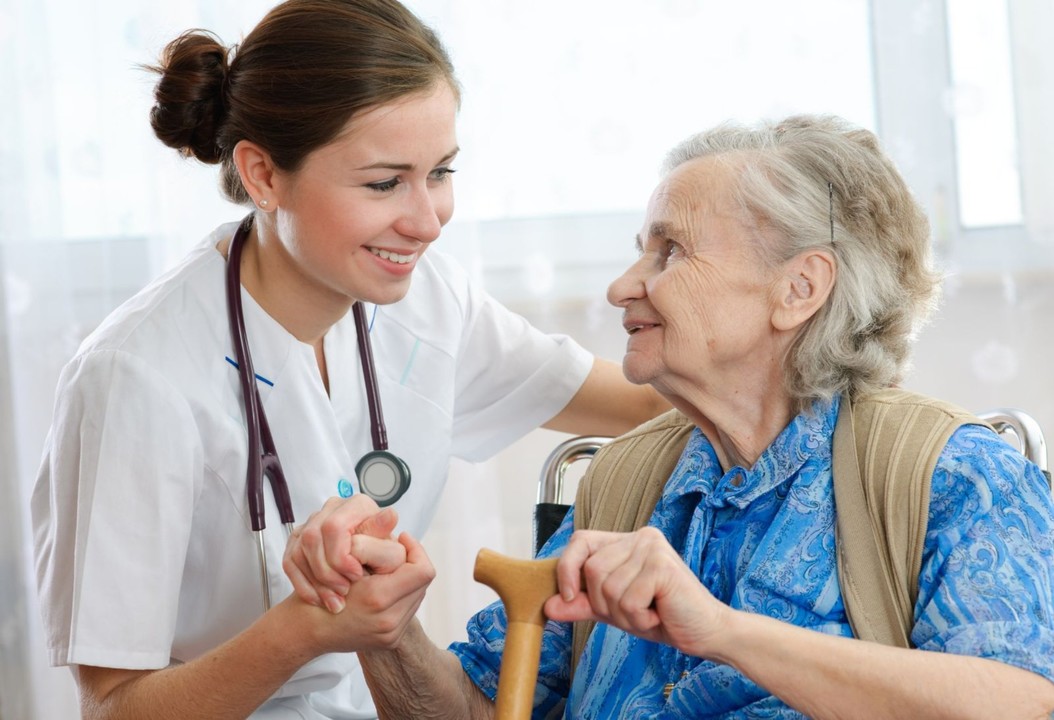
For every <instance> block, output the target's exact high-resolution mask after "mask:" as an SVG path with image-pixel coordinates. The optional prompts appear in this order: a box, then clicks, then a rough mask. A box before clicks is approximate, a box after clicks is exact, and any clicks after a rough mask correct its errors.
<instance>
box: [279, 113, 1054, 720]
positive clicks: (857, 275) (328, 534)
mask: <svg viewBox="0 0 1054 720" xmlns="http://www.w3.org/2000/svg"><path fill="white" fill-rule="evenodd" d="M637 245H638V249H639V251H640V257H639V259H638V260H637V261H636V262H635V263H634V264H633V265H631V266H630V267H629V269H627V271H626V272H625V273H624V274H623V275H622V277H620V278H618V279H617V280H616V281H615V282H614V283H612V285H611V287H610V289H609V291H608V298H609V300H610V301H611V302H612V303H613V304H614V305H616V306H618V307H621V308H622V309H623V311H624V315H623V325H624V327H625V329H626V332H627V333H628V335H629V339H628V341H627V348H626V356H625V359H624V361H623V370H624V372H625V374H626V376H627V377H628V378H629V379H630V380H632V381H633V382H636V383H641V384H643V383H650V384H651V385H652V386H653V387H655V388H656V389H657V390H659V392H660V393H661V394H662V395H663V396H665V397H666V398H667V399H668V400H670V402H671V403H672V404H673V405H674V407H675V408H677V409H678V410H679V411H680V412H681V413H683V415H678V416H673V417H667V418H664V419H662V420H660V421H659V422H658V423H655V422H653V423H651V424H649V425H648V426H645V427H644V428H643V429H639V430H638V431H634V433H630V434H629V435H628V436H624V438H623V439H622V440H618V441H616V442H614V443H612V445H611V446H609V448H608V449H605V450H604V451H602V454H603V453H606V452H609V450H610V451H611V452H618V448H619V447H620V446H621V447H625V446H626V444H627V443H631V442H638V441H639V439H640V438H647V437H651V434H653V433H654V432H655V428H656V427H659V426H663V427H678V423H682V424H683V425H684V427H685V431H684V438H683V439H684V442H682V443H681V444H678V445H677V446H676V447H675V449H674V450H673V455H672V457H670V458H668V460H669V463H670V467H672V472H670V473H669V476H668V479H666V478H665V477H663V478H662V480H663V482H664V484H662V483H661V484H660V486H659V492H658V493H657V495H658V497H657V503H656V504H655V505H654V511H653V512H651V513H650V517H648V513H647V508H648V507H650V505H649V506H645V512H644V520H646V523H647V526H646V527H644V528H642V529H639V530H637V531H636V532H604V531H600V530H589V529H585V530H582V529H579V530H577V531H574V530H575V528H578V527H580V526H582V525H583V522H582V518H583V517H584V516H585V515H587V514H588V515H589V516H590V517H591V518H592V517H596V510H597V508H595V507H591V506H589V503H590V502H592V501H591V497H592V496H590V495H589V494H588V493H583V492H580V493H579V504H578V505H576V507H575V508H573V509H572V510H571V512H569V514H568V517H567V518H566V519H565V521H564V523H563V525H562V526H561V528H560V529H559V530H558V531H557V533H556V534H555V535H554V536H553V538H552V539H551V540H550V541H549V542H548V543H547V545H546V546H545V547H544V548H543V550H542V553H541V554H542V555H543V556H556V555H561V556H562V557H561V560H560V563H559V565H558V580H559V590H560V594H559V595H558V596H554V597H552V598H550V599H549V601H548V602H547V603H546V614H547V615H548V617H549V618H551V620H550V622H549V623H548V624H547V626H546V630H545V634H544V637H543V647H542V657H541V665H540V672H539V682H538V687H537V690H536V693H535V696H534V705H535V711H534V715H535V717H560V716H563V717H568V718H616V717H617V718H638V717H664V718H681V717H685V718H686V717H728V718H731V717H780V718H784V717H787V718H790V717H802V716H803V715H805V716H809V717H817V718H824V717H831V718H834V717H853V718H860V717H896V718H930V717H933V718H937V717H955V718H969V717H978V718H993V717H999V718H1011V717H1047V716H1048V714H1049V713H1051V711H1052V710H1054V683H1052V680H1054V547H1052V544H1054V505H1052V502H1051V495H1050V489H1049V487H1048V486H1047V484H1046V480H1045V478H1044V477H1043V476H1042V474H1041V473H1040V471H1039V469H1038V468H1037V467H1036V466H1034V465H1033V464H1031V463H1030V462H1028V461H1027V460H1026V459H1025V458H1024V457H1022V456H1021V454H1020V453H1018V452H1017V451H1016V450H1015V449H1014V448H1011V447H1010V446H1009V445H1007V444H1006V443H1004V442H1003V441H1002V440H1001V439H999V438H998V436H996V435H995V434H994V433H993V432H992V430H991V429H990V428H987V427H985V426H983V425H979V424H972V423H969V422H967V423H966V424H963V425H961V426H957V429H954V432H951V435H950V439H948V440H947V442H946V443H945V444H944V446H943V450H939V457H938V458H937V460H936V467H935V470H934V472H933V474H932V479H931V494H930V497H931V501H930V504H929V511H928V524H927V526H926V533H925V539H924V543H923V546H922V562H921V569H920V570H919V572H918V576H917V580H918V594H917V600H916V601H915V604H914V609H913V612H909V614H908V616H909V627H908V628H907V632H908V633H909V634H910V642H911V645H913V646H914V647H913V648H912V649H908V648H900V647H892V646H888V645H881V644H878V643H875V642H866V641H862V640H858V639H854V628H855V627H856V626H857V622H856V621H854V623H853V624H852V625H851V624H850V619H849V615H848V614H847V608H846V606H847V602H846V598H845V596H844V595H843V592H844V588H843V587H842V586H841V584H840V582H841V581H842V580H843V579H844V578H842V577H841V573H840V570H839V566H838V553H837V552H836V548H837V547H838V545H837V544H836V538H835V528H836V523H837V521H838V516H837V515H836V513H835V506H834V490H833V482H832V463H833V451H832V447H833V437H834V431H835V426H836V421H837V420H838V418H839V411H840V409H842V408H843V407H844V408H848V407H850V405H849V403H850V401H851V402H852V403H853V407H862V406H867V403H868V402H872V401H873V400H872V399H873V398H875V397H876V394H878V395H880V396H882V397H885V395H882V393H883V392H884V391H886V390H887V389H888V388H891V387H894V386H896V385H897V384H898V383H899V382H900V381H901V380H902V377H903V375H904V373H905V370H906V366H907V361H908V355H909V350H910V346H911V339H912V336H913V333H914V332H915V331H916V330H917V329H918V327H919V325H920V324H921V323H922V322H923V321H924V320H925V319H926V317H927V316H928V314H929V313H930V312H931V311H932V309H933V307H934V305H935V301H936V296H937V292H938V284H939V277H938V276H937V275H936V274H935V272H934V271H933V269H932V266H931V260H930V250H929V232H928V226H927V222H926V219H925V216H924V214H923V212H922V210H921V209H920V207H919V205H918V204H917V203H916V202H915V200H914V199H913V198H912V196H911V194H910V192H909V190H908V188H907V187H906V185H905V184H904V181H903V180H902V178H901V177H900V175H899V174H898V173H897V171H896V169H895V168H894V167H893V165H892V164H891V162H890V161H889V159H888V158H886V157H885V155H884V154H883V153H882V152H881V150H880V149H879V147H878V143H877V140H876V138H875V137H874V135H872V134H871V133H870V132H868V131H866V130H861V129H857V128H853V127H850V126H848V125H847V124H845V123H844V122H842V121H840V120H838V119H834V118H818V117H796V118H790V119H787V120H785V121H783V122H779V123H777V124H771V125H764V126H761V127H758V128H753V129H747V128H741V127H733V126H722V127H718V128H716V129H714V130H712V131H709V132H706V133H702V134H700V135H698V136H695V137H692V138H689V139H688V140H687V141H685V142H684V143H682V144H681V145H679V146H678V147H676V148H674V150H673V151H672V152H671V153H670V154H669V156H668V158H667V162H666V166H665V172H664V176H663V178H662V180H661V182H660V183H659V185H658V187H657V188H656V189H655V191H654V192H653V194H652V197H651V200H650V202H649V205H648V209H647V215H646V218H645V222H644V226H643V228H642V230H641V232H640V235H639V236H638V237H637ZM886 395H888V393H886ZM920 400H921V399H920V397H919V396H912V395H909V394H903V395H896V396H893V399H891V400H889V402H891V403H894V404H897V403H900V404H903V403H918V402H920ZM921 401H922V402H925V401H924V400H921ZM941 407H944V406H943V405H941ZM664 423H665V425H664ZM682 447H683V450H681V448H682ZM938 449H939V448H938ZM656 452H657V453H658V456H661V455H662V453H661V452H659V451H656ZM667 454H669V452H668V451H667ZM599 459H600V457H599V456H598V460H599ZM662 459H667V458H662ZM596 464H597V461H594V466H596ZM622 472H623V470H621V469H620V470H618V471H615V472H613V473H612V474H611V475H612V476H611V477H598V476H597V475H596V474H595V473H593V474H592V476H591V478H589V482H591V483H592V482H595V483H597V484H599V485H600V486H602V487H603V486H604V485H605V483H606V484H611V483H616V484H617V483H618V482H619V480H620V479H621V480H625V477H620V474H622ZM583 503H584V504H583ZM367 512H369V509H368V508H366V507H365V506H364V505H362V504H360V505H359V506H356V505H354V504H349V505H345V506H342V509H339V510H336V511H334V512H332V513H329V515H328V518H327V517H324V516H320V517H317V518H313V519H312V520H311V521H310V522H309V523H308V524H307V526H306V527H305V528H303V529H302V532H301V533H299V534H298V537H299V538H301V539H302V538H304V537H305V536H306V537H308V538H312V542H311V548H312V549H311V550H305V548H304V547H303V546H302V544H301V542H302V541H301V540H300V539H298V540H295V541H294V542H293V543H292V544H291V545H290V549H289V551H288V553H287V567H290V568H295V569H296V570H295V574H297V575H298V578H297V579H296V580H295V581H294V584H296V586H297V590H298V592H299V593H300V594H301V595H302V596H304V597H310V596H311V593H312V590H311V589H310V587H309V586H310V584H311V583H312V582H316V583H318V582H322V578H324V577H325V576H326V574H327V573H329V572H332V568H331V567H329V566H328V565H327V562H329V561H327V559H326V558H327V557H329V558H331V559H332V558H335V557H339V555H340V552H343V551H345V550H347V549H349V548H348V547H347V543H348V540H347V538H348V537H351V536H349V535H348V534H347V533H343V534H341V533H339V532H337V533H334V528H335V527H337V526H338V525H339V523H340V522H343V523H344V525H343V527H354V525H355V523H357V522H358V520H359V517H358V516H356V513H358V514H359V516H361V515H362V514H364V513H367ZM576 515H577V516H578V517H576ZM584 524H585V525H586V526H588V525H589V523H588V522H587V523H584ZM573 531H574V532H573ZM333 538H337V539H338V540H337V541H336V544H335V545H334V544H333V542H334V541H333ZM352 540H354V538H352ZM378 542H386V540H383V539H381V540H378ZM326 543H329V545H328V547H327V548H326V550H325V552H320V551H319V547H320V546H321V545H324V544H326ZM341 543H344V545H341ZM366 580H367V581H368V580H369V578H367V579H366ZM404 591H405V593H406V594H408V595H412V594H420V593H423V592H424V587H423V586H421V585H417V586H414V587H406V588H405V589H404ZM388 601H391V602H394V601H395V598H384V599H380V598H379V599H378V602H388ZM573 621H596V622H597V624H596V625H595V626H594V627H593V628H592V631H591V632H590V633H589V635H588V639H587V640H586V641H585V642H584V648H583V649H582V650H581V652H578V648H577V647H576V646H575V645H574V643H573V633H572V626H571V623H572V622H573ZM505 625H506V619H505V615H504V612H503V609H502V606H501V604H500V603H496V604H494V605H491V606H490V607H488V608H486V609H484V610H482V611H481V612H480V613H479V614H477V615H476V616H475V617H474V618H472V619H471V621H470V622H469V626H468V642H465V643H455V644H454V645H452V646H451V648H450V649H449V651H444V650H441V649H440V648H438V647H436V646H435V645H434V644H432V643H431V642H430V641H429V640H428V638H427V637H426V636H425V634H424V632H423V630H422V629H421V627H420V625H419V624H417V623H416V622H412V623H410V624H409V626H408V629H407V630H406V632H404V633H402V632H397V633H393V635H392V638H391V640H392V641H391V643H390V648H389V649H383V650H375V651H370V652H363V653H360V659H361V661H362V664H363V668H364V670H365V673H366V677H367V680H368V682H369V685H370V689H371V692H372V693H373V695H374V699H375V701H376V703H377V707H378V709H379V710H380V712H381V716H382V717H398V718H411V717H412V718H422V717H429V718H440V717H442V718H446V717H449V718H465V717H484V718H485V717H490V716H491V715H492V714H493V703H492V700H493V698H494V696H495V693H496V688H497V679H498V671H499V667H500V659H501V652H502V647H503V641H504V633H505ZM572 668H574V670H573V675H572Z"/></svg>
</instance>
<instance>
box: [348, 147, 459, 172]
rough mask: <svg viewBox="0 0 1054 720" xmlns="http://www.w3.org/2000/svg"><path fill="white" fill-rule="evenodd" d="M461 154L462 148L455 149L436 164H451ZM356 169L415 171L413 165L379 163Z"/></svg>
mask: <svg viewBox="0 0 1054 720" xmlns="http://www.w3.org/2000/svg"><path fill="white" fill-rule="evenodd" d="M459 152H461V148H460V147H456V148H454V149H453V150H451V151H450V152H448V153H447V154H446V155H444V156H443V157H441V158H440V159H439V162H437V163H436V165H442V164H443V163H446V162H450V161H451V160H452V159H453V158H454V156H455V155H457V154H458V153H459ZM355 169H356V170H357V171H358V170H401V171H403V172H409V171H410V170H413V169H414V166H413V165H411V164H410V163H388V162H379V163H373V164H372V165H366V166H364V167H360V168H355Z"/></svg>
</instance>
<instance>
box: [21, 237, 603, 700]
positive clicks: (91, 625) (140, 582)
mask: <svg viewBox="0 0 1054 720" xmlns="http://www.w3.org/2000/svg"><path fill="white" fill-rule="evenodd" d="M235 228H236V224H230V225H225V226H223V227H221V228H219V229H218V230H217V231H216V232H215V233H214V234H213V235H212V236H210V237H209V238H207V239H206V240H205V241H204V242H203V243H202V244H201V245H200V246H199V247H198V248H196V249H195V250H194V251H193V252H192V253H191V254H190V255H189V256H188V257H187V259H186V260H185V261H184V262H183V263H182V264H181V265H180V266H179V267H177V268H175V269H174V270H172V271H171V272H169V273H167V274H166V275H165V276H163V277H161V278H159V279H158V280H157V281H155V282H154V283H152V284H151V285H150V286H148V287H147V288H146V289H144V290H143V291H142V292H140V293H139V294H138V295H136V296H135V297H134V298H132V299H131V300H129V301H128V302H126V303H125V304H124V305H122V306H121V307H120V308H119V309H118V310H116V311H115V312H114V313H113V314H112V315H111V316H110V317H109V318H107V320H106V321H105V322H103V324H102V325H101V326H100V327H99V329H98V330H96V331H95V332H94V333H93V334H92V335H91V336H90V337H89V338H88V339H87V340H86V341H85V342H84V344H83V345H82V347H81V348H80V350H79V351H78V353H77V355H76V357H74V358H73V360H72V361H70V363H69V364H68V365H67V366H66V368H65V369H64V371H63V373H62V376H61V379H60V381H59V386H58V390H57V399H56V407H55V416H54V421H53V425H52V429H51V432H50V434H49V439H48V444H47V447H46V450H45V455H44V459H43V463H42V466H41V469H40V474H39V477H38V480H37V484H36V488H35V490H34V493H33V498H32V514H33V527H34V540H35V546H36V567H37V579H38V583H39V587H40V592H41V604H42V606H43V614H44V626H45V633H46V636H47V644H48V648H49V655H50V660H51V662H52V663H53V664H56V665H64V664H86V665H99V666H104V667H115V668H132V669H153V668H164V667H166V666H168V665H169V664H171V663H173V662H176V663H178V662H186V661H188V660H191V659H193V658H195V657H197V656H199V655H201V654H202V653H204V652H206V651H208V650H209V649H211V648H213V647H215V646H217V645H218V644H220V643H222V642H223V641H225V640H227V639H229V638H230V637H232V636H234V635H236V634H237V633H239V632H241V631H242V630H244V629H245V628H246V627H248V626H249V625H250V624H251V623H252V622H253V620H254V619H255V618H256V617H258V616H259V615H260V613H261V612H262V611H263V598H262V592H261V588H260V574H259V572H260V571H259V560H258V558H257V550H256V546H255V544H254V543H255V541H254V535H253V533H252V532H251V529H250V522H249V516H248V503H247V500H246V486H245V474H246V458H247V448H246V425H245V417H244V414H245V413H244V409H243V404H242V394H241V389H240V386H239V380H238V373H237V371H236V369H235V368H234V366H233V365H232V363H231V362H230V359H233V358H234V351H233V349H232V344H231V340H230V331H229V327H228V321H227V312H226V301H225V295H224V272H225V269H226V263H225V261H224V259H223V257H222V256H221V255H220V254H219V252H218V251H217V250H216V249H215V246H216V243H217V242H218V241H219V240H220V239H221V238H223V237H229V236H231V235H233V233H234V230H235ZM242 302H243V308H244V314H245V325H246V331H247V334H248V338H249V345H250V350H251V353H252V359H253V364H254V366H255V368H254V369H255V371H256V373H257V375H259V376H261V377H262V378H264V379H265V380H261V381H259V382H258V385H259V388H260V393H261V396H262V399H263V405H264V408H265V410H266V413H267V419H268V422H269V423H270V426H271V430H272V434H273V436H274V441H275V445H276V446H277V449H278V453H279V456H280V458H281V462H282V466H283V469H284V471H285V474H286V477H287V479H288V482H289V489H290V493H291V496H292V502H293V510H294V513H295V515H296V518H297V521H298V522H302V521H304V520H306V519H307V517H308V515H310V513H311V512H313V511H315V510H316V509H318V508H319V507H321V506H322V504H323V503H324V502H325V500H326V499H327V498H329V497H332V496H334V495H337V494H338V490H337V486H338V483H339V482H340V481H341V480H345V479H346V480H350V481H351V482H352V483H353V484H354V483H355V471H354V468H355V464H356V462H357V461H358V459H359V458H360V457H361V456H362V455H363V454H364V453H365V452H367V451H368V450H370V449H371V440H370V421H369V413H368V411H367V404H366V395H365V389H364V384H363V378H362V370H361V365H360V361H359V355H358V349H357V344H356V339H355V326H354V321H353V318H352V313H350V312H349V313H348V314H347V315H346V316H345V318H343V319H342V320H341V321H340V322H338V323H337V324H336V325H335V326H334V327H333V328H332V329H331V330H330V331H329V333H328V334H327V335H326V338H325V354H326V362H327V367H328V371H329V382H330V391H329V395H328V396H327V394H326V392H325V390H324V388H323V386H322V383H321V381H320V378H319V372H318V366H317V364H316V361H315V355H314V351H313V349H312V348H311V347H310V346H309V345H306V344H303V343H301V342H299V341H297V340H296V339H295V338H294V337H293V336H292V335H290V334H289V333H288V332H286V331H285V329H283V328H282V327H281V326H280V325H279V324H278V323H277V322H276V321H275V320H274V319H272V318H271V317H270V316H269V315H267V314H266V313H265V312H263V310H262V309H261V308H260V307H259V306H258V305H257V304H256V303H255V301H254V300H253V299H252V297H251V296H250V295H249V294H248V293H246V292H245V291H244V290H243V291H242ZM367 318H369V319H372V329H371V335H370V337H371V341H372V345H373V352H374V357H375V363H374V364H375V366H376V369H377V376H378V384H379V392H380V398H381V404H382V407H383V413H384V419H385V423H386V425H387V430H388V442H389V448H390V450H391V451H392V452H394V453H395V454H397V455H399V456H400V457H402V458H403V459H405V460H406V462H407V463H408V465H409V466H410V469H411V471H412V474H413V480H412V484H411V486H410V489H409V491H408V492H407V493H406V495H404V496H403V498H402V499H401V500H399V502H398V503H396V505H395V508H396V509H397V510H398V512H399V517H400V524H399V528H400V529H401V530H407V531H409V532H410V533H411V534H412V535H414V536H415V537H418V538H419V537H421V536H422V535H423V533H424V531H425V529H426V528H427V527H428V524H429V522H430V521H431V518H432V515H433V512H434V510H435V508H436V506H437V504H438V500H439V495H440V493H441V492H442V490H443V486H444V484H445V481H446V476H447V469H448V462H449V459H450V458H451V457H452V456H456V457H459V458H464V459H466V460H469V461H480V460H483V459H485V458H487V457H489V456H490V455H492V454H494V453H495V452H497V451H498V450H500V449H501V448H503V447H504V446H506V445H508V444H509V443H511V442H512V441H514V440H516V439H517V438H519V437H520V436H522V435H523V434H525V433H526V432H528V431H530V430H531V429H533V428H535V427H537V426H539V425H540V424H541V423H543V422H545V421H546V420H548V419H550V418H551V417H552V416H554V415H555V414H556V413H557V412H559V411H560V410H561V409H562V408H563V407H564V406H565V405H566V404H567V402H568V401H569V400H570V399H571V397H572V395H573V394H574V393H575V391H576V390H577V389H578V388H579V387H580V386H581V384H582V382H583V381H584V380H585V377H586V375H587V374H588V372H589V369H590V367H591V363H592V357H591V356H590V355H589V353H587V352H586V351H585V350H583V349H582V348H581V347H579V346H578V345H576V344H575V343H574V342H572V341H571V340H570V339H568V338H566V337H558V336H549V335H545V334H543V333H541V332H539V331H537V330H535V329H533V328H532V327H531V326H530V325H529V324H528V323H527V322H526V321H525V320H524V319H523V318H521V317H519V316H517V315H515V314H513V313H511V312H510V311H508V310H507V309H505V308H504V307H503V306H501V305H500V304H499V303H497V302H496V301H495V300H494V299H493V298H491V297H489V296H488V295H487V294H485V293H484V292H482V291H481V290H479V289H478V288H474V287H473V286H472V285H471V284H470V283H469V281H468V278H467V277H466V275H465V273H464V271H463V270H461V269H460V268H459V267H458V266H457V265H456V264H455V263H453V262H452V261H450V260H449V259H448V258H446V257H444V256H443V255H442V254H441V253H439V252H437V251H435V250H434V249H431V250H429V251H428V253H426V254H425V256H424V257H423V259H422V260H420V261H419V264H418V267H417V268H416V270H415V271H414V276H413V281H412V283H411V287H410V291H409V293H408V295H407V296H406V298H405V299H404V300H402V301H400V302H398V303H395V304H393V305H388V306H378V307H376V308H374V307H373V306H367ZM266 498H267V504H266V507H267V530H266V533H265V537H266V548H267V554H268V568H269V572H270V586H271V595H272V597H273V598H275V601H276V602H277V600H278V599H280V598H283V597H285V596H287V595H288V594H289V593H290V592H291V591H292V586H291V585H290V583H289V582H288V580H287V579H286V577H285V575H284V573H283V572H282V567H281V558H282V553H283V550H284V547H285V533H284V530H283V528H282V525H281V523H280V521H279V518H278V513H277V510H276V508H275V505H274V502H273V499H272V497H271V494H270V490H269V489H268V490H267V492H266ZM254 717H257V718H264V717H266V718H284V717H290V718H322V717H326V718H345V717H346V718H370V717H375V710H374V709H373V704H372V701H371V700H370V698H369V693H368V691H367V689H366V685H365V681H364V679H363V678H362V675H361V671H360V669H359V667H358V663H357V660H356V658H355V656H354V655H353V654H342V655H327V656H324V657H322V658H319V659H317V660H316V661H314V662H312V663H310V664H309V665H307V666H305V667H304V668H303V669H302V670H301V671H300V672H299V673H297V675H296V676H294V678H292V679H291V680H290V681H289V682H288V683H287V684H286V685H285V686H284V687H283V688H282V689H281V690H280V691H279V692H278V693H277V694H276V696H275V698H273V699H272V700H271V701H269V702H268V703H267V704H266V705H265V706H264V707H263V708H261V709H260V710H259V711H258V712H257V713H256V714H255V715H254Z"/></svg>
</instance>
